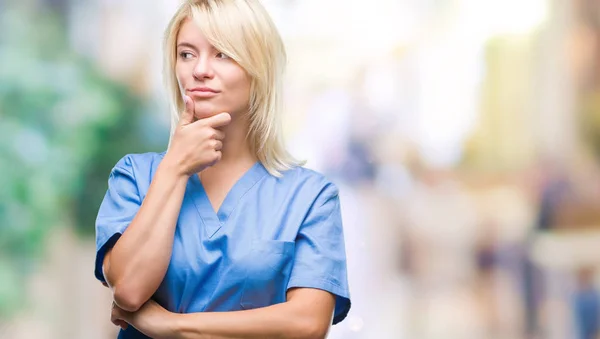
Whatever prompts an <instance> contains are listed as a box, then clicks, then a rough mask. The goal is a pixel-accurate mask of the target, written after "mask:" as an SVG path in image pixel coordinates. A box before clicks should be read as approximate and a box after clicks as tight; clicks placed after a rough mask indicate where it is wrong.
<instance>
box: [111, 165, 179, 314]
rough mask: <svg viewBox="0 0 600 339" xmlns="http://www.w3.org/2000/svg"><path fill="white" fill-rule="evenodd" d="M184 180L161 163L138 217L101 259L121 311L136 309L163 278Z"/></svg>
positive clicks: (170, 249)
mask: <svg viewBox="0 0 600 339" xmlns="http://www.w3.org/2000/svg"><path fill="white" fill-rule="evenodd" d="M187 178H188V177H187V176H181V175H177V174H176V172H175V171H174V170H173V168H172V167H170V165H169V164H168V163H164V162H163V163H161V165H159V167H158V169H157V172H156V175H155V176H154V179H153V181H152V183H151V185H150V188H149V189H148V194H147V195H146V197H145V199H144V201H143V203H142V205H141V206H140V209H139V211H138V213H137V215H136V216H135V218H134V219H133V221H132V222H131V224H130V225H129V226H128V227H127V229H126V230H125V232H124V233H123V235H122V236H121V238H120V239H119V241H117V243H116V244H115V246H114V248H113V249H112V250H111V251H110V254H109V255H107V257H106V258H105V260H104V274H105V277H106V280H107V282H108V284H109V285H110V286H111V288H112V289H113V293H114V297H115V301H116V302H117V304H118V305H119V306H120V307H121V308H123V309H126V310H128V311H135V310H136V309H137V308H139V307H140V306H141V305H142V304H143V303H144V302H145V301H146V300H148V299H149V298H150V297H151V296H152V294H153V293H154V292H155V291H156V289H157V288H158V286H159V285H160V282H161V281H162V280H163V278H164V275H165V273H166V270H167V268H168V265H169V261H170V259H171V251H172V248H173V237H174V233H175V226H176V223H177V218H178V216H179V211H180V209H181V203H182V199H183V196H184V193H185V187H186V183H187Z"/></svg>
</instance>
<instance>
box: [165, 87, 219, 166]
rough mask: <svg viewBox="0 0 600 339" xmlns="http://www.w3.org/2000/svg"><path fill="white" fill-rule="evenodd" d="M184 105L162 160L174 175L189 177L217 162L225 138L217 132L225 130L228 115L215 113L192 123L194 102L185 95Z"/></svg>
mask: <svg viewBox="0 0 600 339" xmlns="http://www.w3.org/2000/svg"><path fill="white" fill-rule="evenodd" d="M184 102H185V110H184V111H183V113H182V114H181V118H180V119H179V124H178V125H177V128H176V129H175V133H174V134H173V139H172V140H171V146H170V147H169V150H168V151H167V154H166V155H165V160H167V161H171V162H172V164H173V165H175V168H176V169H177V171H178V174H182V175H187V176H191V175H192V174H194V173H198V172H200V171H202V170H203V169H205V168H206V167H209V166H212V165H214V164H216V163H217V162H218V161H219V160H221V156H222V154H221V149H222V148H223V138H224V137H225V134H224V133H223V132H222V131H220V130H218V129H217V128H219V127H223V126H227V125H228V124H229V123H230V122H231V115H229V113H219V114H217V115H214V116H211V117H208V118H205V119H199V120H196V121H194V120H195V119H194V101H193V100H192V99H191V98H190V97H189V96H187V95H185V96H184Z"/></svg>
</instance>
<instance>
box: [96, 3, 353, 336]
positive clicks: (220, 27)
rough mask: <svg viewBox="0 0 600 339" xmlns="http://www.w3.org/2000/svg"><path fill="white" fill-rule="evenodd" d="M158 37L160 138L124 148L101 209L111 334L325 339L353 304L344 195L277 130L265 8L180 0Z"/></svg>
mask: <svg viewBox="0 0 600 339" xmlns="http://www.w3.org/2000/svg"><path fill="white" fill-rule="evenodd" d="M164 48H165V76H166V83H167V90H168V92H169V95H170V100H171V102H172V106H173V114H172V129H171V140H170V143H169V147H168V150H167V151H166V152H163V153H144V154H129V155H126V156H124V157H123V158H122V159H121V160H120V161H119V162H118V163H117V164H116V165H115V167H114V168H113V170H112V172H111V173H110V178H109V185H108V186H109V187H108V191H107V193H106V195H105V198H104V200H103V202H102V204H101V206H100V210H99V212H98V217H97V220H96V250H97V252H96V266H95V276H96V278H97V279H99V280H100V281H101V282H102V283H104V284H106V285H107V286H109V287H110V288H111V290H112V292H113V298H114V302H113V306H112V314H111V320H112V321H113V323H114V324H116V325H118V326H120V327H121V328H122V330H121V331H120V333H119V338H146V337H153V338H166V337H180V338H188V337H189V338H204V337H211V338H257V337H260V338H272V337H277V338H287V337H292V336H293V337H294V338H298V337H300V338H324V337H325V336H326V334H327V332H328V330H329V326H330V324H331V323H333V324H336V323H339V322H340V321H342V320H343V319H344V318H345V317H346V315H347V313H348V311H349V309H350V299H349V289H348V282H347V268H346V253H345V245H344V235H343V227H342V220H341V213H340V201H339V196H338V189H337V187H336V186H335V185H334V184H333V183H332V182H331V181H329V180H328V179H327V178H325V177H324V176H323V175H321V174H319V173H317V172H314V171H311V170H308V169H305V168H304V167H302V166H301V165H302V163H301V162H299V161H297V160H295V159H294V158H292V156H291V155H290V154H289V153H288V152H287V151H286V149H285V148H284V146H283V143H282V141H281V129H280V126H279V115H280V111H279V106H278V103H279V100H280V95H281V78H282V72H283V67H284V63H285V50H284V47H283V43H282V41H281V38H280V36H279V34H278V32H277V31H276V29H275V27H274V25H273V23H272V21H271V19H270V18H269V16H268V14H267V13H266V11H265V10H264V8H263V7H262V6H261V5H260V3H259V2H258V1H256V0H218V1H207V0H195V1H186V2H185V3H184V4H183V5H182V6H181V7H180V8H179V10H178V11H177V12H176V13H175V15H174V17H173V18H172V20H171V22H170V24H169V26H168V28H167V31H166V36H165V45H164ZM224 112H227V113H224ZM332 317H333V319H332Z"/></svg>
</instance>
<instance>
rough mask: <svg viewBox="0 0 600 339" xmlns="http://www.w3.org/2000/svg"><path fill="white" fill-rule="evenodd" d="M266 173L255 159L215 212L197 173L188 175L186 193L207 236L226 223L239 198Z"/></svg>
mask: <svg viewBox="0 0 600 339" xmlns="http://www.w3.org/2000/svg"><path fill="white" fill-rule="evenodd" d="M267 173H268V172H267V170H266V169H265V167H264V166H263V165H262V164H261V163H260V161H257V162H256V163H255V164H254V165H253V166H252V167H250V169H249V170H247V171H246V172H245V173H244V174H243V175H242V177H241V178H239V179H238V181H236V183H235V184H234V185H233V187H232V188H231V189H230V190H229V192H227V195H226V196H225V199H224V200H223V202H222V203H221V206H220V207H219V210H218V211H217V212H216V213H215V210H214V209H213V206H212V204H211V202H210V199H209V198H208V195H207V194H206V190H205V189H204V186H203V185H202V182H201V181H200V178H198V175H197V174H194V175H192V176H191V177H190V180H189V181H188V185H187V188H186V189H187V193H188V194H189V195H190V196H191V197H192V200H193V202H194V205H195V206H196V209H197V210H198V214H199V215H200V218H201V219H202V222H203V223H204V229H205V230H206V235H207V236H208V237H209V238H212V236H213V235H214V234H215V233H216V232H217V231H218V230H219V229H220V228H221V227H222V226H223V225H225V224H226V223H227V219H228V218H229V216H230V215H231V213H232V212H233V210H234V209H235V208H236V206H237V205H238V203H239V201H240V199H241V198H242V197H243V196H244V195H245V194H246V193H247V192H248V191H249V190H250V189H251V188H252V187H253V186H254V185H255V184H256V183H257V182H258V181H259V180H260V179H261V178H262V177H263V176H265V175H266V174H267Z"/></svg>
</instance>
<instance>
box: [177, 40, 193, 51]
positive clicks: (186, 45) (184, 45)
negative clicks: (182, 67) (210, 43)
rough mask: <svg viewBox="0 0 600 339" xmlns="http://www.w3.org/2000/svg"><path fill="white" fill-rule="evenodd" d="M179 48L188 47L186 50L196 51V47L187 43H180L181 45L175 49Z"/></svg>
mask: <svg viewBox="0 0 600 339" xmlns="http://www.w3.org/2000/svg"><path fill="white" fill-rule="evenodd" d="M180 47H188V48H191V49H193V50H195V51H196V50H198V49H197V48H196V46H194V45H192V44H190V43H189V42H182V43H179V44H177V48H180Z"/></svg>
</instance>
